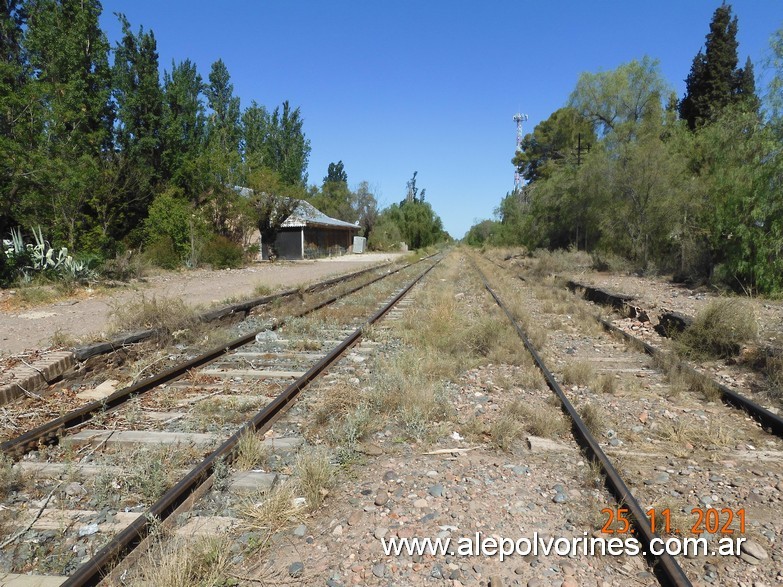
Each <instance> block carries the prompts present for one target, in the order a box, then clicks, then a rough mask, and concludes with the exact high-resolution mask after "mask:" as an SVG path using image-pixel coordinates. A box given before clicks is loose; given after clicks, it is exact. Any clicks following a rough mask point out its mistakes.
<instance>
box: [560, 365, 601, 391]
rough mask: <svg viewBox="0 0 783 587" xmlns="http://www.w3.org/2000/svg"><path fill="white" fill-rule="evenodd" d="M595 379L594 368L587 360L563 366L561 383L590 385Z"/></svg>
mask: <svg viewBox="0 0 783 587" xmlns="http://www.w3.org/2000/svg"><path fill="white" fill-rule="evenodd" d="M594 379H595V370H594V369H593V366H592V365H591V364H590V363H588V362H587V361H577V362H575V363H568V364H567V365H566V366H565V367H563V383H564V384H565V385H581V386H587V385H590V383H591V382H593V381H594Z"/></svg>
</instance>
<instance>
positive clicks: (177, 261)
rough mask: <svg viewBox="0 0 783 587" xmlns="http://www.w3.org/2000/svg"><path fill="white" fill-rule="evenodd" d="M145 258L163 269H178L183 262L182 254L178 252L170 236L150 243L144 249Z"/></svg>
mask: <svg viewBox="0 0 783 587" xmlns="http://www.w3.org/2000/svg"><path fill="white" fill-rule="evenodd" d="M144 258H145V259H146V260H147V261H149V262H150V263H152V264H153V265H155V266H156V267H161V268H163V269H176V268H177V267H179V266H180V265H181V264H182V256H181V255H180V254H179V253H178V252H177V250H176V248H175V247H174V241H173V240H172V239H171V237H170V236H162V237H160V238H159V239H158V240H156V241H153V242H152V243H150V245H149V246H148V247H147V250H146V251H144Z"/></svg>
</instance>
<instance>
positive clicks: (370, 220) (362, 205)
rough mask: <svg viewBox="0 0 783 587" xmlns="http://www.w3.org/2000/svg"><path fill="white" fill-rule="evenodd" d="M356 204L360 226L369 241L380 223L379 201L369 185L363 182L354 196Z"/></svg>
mask: <svg viewBox="0 0 783 587" xmlns="http://www.w3.org/2000/svg"><path fill="white" fill-rule="evenodd" d="M354 202H355V207H356V214H357V217H358V218H357V220H358V221H359V226H361V227H362V230H363V234H364V236H365V237H367V238H368V239H369V238H370V235H371V234H372V231H373V229H374V227H375V223H376V222H377V221H378V200H377V199H376V198H375V194H373V193H372V192H371V191H370V184H369V183H367V182H366V181H363V182H361V183H360V184H359V187H358V188H356V193H355V194H354Z"/></svg>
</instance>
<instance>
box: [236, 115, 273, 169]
mask: <svg viewBox="0 0 783 587" xmlns="http://www.w3.org/2000/svg"><path fill="white" fill-rule="evenodd" d="M241 129H242V136H241V151H242V156H243V159H244V163H245V171H246V173H248V174H252V173H253V172H254V171H255V170H256V169H258V168H259V167H261V166H262V165H263V164H264V152H265V151H264V150H265V148H266V147H265V145H266V142H267V141H268V140H269V113H268V112H267V110H266V108H264V107H263V106H260V105H259V104H258V103H257V102H256V101H255V100H253V101H252V102H251V103H250V106H248V107H247V108H245V110H244V111H243V112H242V119H241Z"/></svg>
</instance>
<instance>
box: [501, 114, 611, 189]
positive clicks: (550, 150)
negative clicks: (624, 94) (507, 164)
mask: <svg viewBox="0 0 783 587" xmlns="http://www.w3.org/2000/svg"><path fill="white" fill-rule="evenodd" d="M580 135H581V146H582V149H584V150H585V151H586V150H587V149H588V148H589V146H590V145H593V144H595V142H596V137H595V132H594V131H593V125H592V124H591V123H590V122H589V121H588V120H586V119H585V118H583V117H582V116H581V115H580V114H579V112H577V111H576V110H575V109H574V108H568V107H566V108H560V109H559V110H556V111H555V112H553V113H552V114H551V115H550V116H549V118H547V119H546V120H544V121H543V122H540V123H539V124H537V125H536V127H535V128H534V129H533V132H532V133H530V134H527V135H526V136H525V138H524V139H523V141H522V149H521V150H520V151H517V153H516V154H515V156H514V159H513V161H512V163H513V164H514V165H516V167H517V168H518V169H519V171H520V172H521V174H522V176H523V177H524V178H525V179H526V180H528V181H535V180H537V179H539V178H542V177H543V178H546V177H548V176H549V175H550V174H551V173H552V171H553V170H554V168H555V167H556V166H557V165H560V164H562V163H564V162H566V161H569V160H571V159H574V158H577V157H579V155H580V154H579V153H577V147H578V145H579V142H580Z"/></svg>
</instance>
